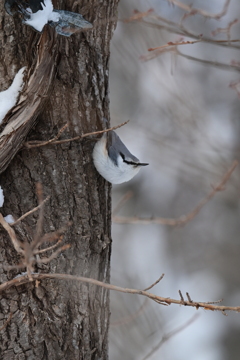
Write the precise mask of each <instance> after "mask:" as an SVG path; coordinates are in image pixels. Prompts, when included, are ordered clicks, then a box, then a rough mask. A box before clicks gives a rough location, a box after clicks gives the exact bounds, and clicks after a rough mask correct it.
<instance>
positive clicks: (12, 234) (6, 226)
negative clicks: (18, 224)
mask: <svg viewBox="0 0 240 360" xmlns="http://www.w3.org/2000/svg"><path fill="white" fill-rule="evenodd" d="M0 224H1V225H2V226H3V227H4V229H5V230H6V231H7V232H8V235H9V237H10V239H11V240H12V244H13V246H14V249H15V250H16V251H17V252H18V253H19V254H23V253H24V250H23V245H22V243H21V242H20V241H19V240H18V239H17V236H16V234H15V231H14V230H13V229H12V228H11V226H10V225H9V224H8V223H7V222H6V220H5V219H4V217H3V216H2V214H1V213H0Z"/></svg>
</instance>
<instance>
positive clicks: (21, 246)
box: [0, 184, 71, 281]
mask: <svg viewBox="0 0 240 360" xmlns="http://www.w3.org/2000/svg"><path fill="white" fill-rule="evenodd" d="M36 188H37V196H38V202H39V205H38V206H37V207H36V208H34V209H32V210H31V211H28V212H27V213H26V214H24V215H23V216H21V217H20V218H19V219H18V220H17V221H16V222H15V223H13V224H12V225H15V224H16V223H18V222H19V221H21V220H22V219H23V218H25V217H26V216H28V215H30V214H32V213H33V212H34V211H36V210H38V209H40V214H39V218H38V221H37V225H36V230H35V234H34V237H33V240H32V242H30V243H29V242H28V241H27V239H25V240H24V241H19V240H18V239H17V236H16V233H15V231H14V229H13V228H12V227H11V226H10V225H9V224H8V223H7V222H6V220H5V219H4V218H3V216H2V214H1V213H0V224H1V225H2V226H3V227H4V229H5V230H6V231H7V232H8V235H9V237H10V239H11V241H12V244H13V246H14V248H15V250H16V251H17V253H19V254H20V255H21V262H20V263H19V264H17V265H13V266H5V268H6V269H7V270H11V269H16V270H18V269H24V268H26V270H27V275H28V278H29V280H30V281H32V280H33V277H32V273H33V271H34V265H36V264H42V263H44V264H46V263H49V262H50V261H51V260H53V259H54V258H56V257H57V256H58V254H59V253H60V252H62V251H64V250H67V249H68V248H69V247H70V245H68V244H67V245H63V246H61V247H59V248H58V249H56V250H55V251H54V252H53V253H52V254H51V255H50V256H48V257H44V258H40V257H39V254H42V253H44V252H47V251H49V250H53V249H54V248H56V247H58V246H59V245H60V243H61V241H62V236H63V233H64V232H65V231H66V229H67V226H65V227H63V228H61V229H58V230H57V231H54V232H51V233H47V234H45V235H43V236H41V233H42V227H43V215H44V213H43V205H44V203H45V202H46V200H47V199H48V198H47V199H45V200H43V191H42V186H41V184H37V186H36ZM67 225H68V226H69V225H71V223H70V222H69V223H68V224H67ZM53 241H56V243H55V244H54V245H52V246H48V247H46V248H44V249H39V247H40V246H42V245H43V244H44V243H46V242H53Z"/></svg>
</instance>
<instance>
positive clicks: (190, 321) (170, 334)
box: [143, 314, 199, 360]
mask: <svg viewBox="0 0 240 360" xmlns="http://www.w3.org/2000/svg"><path fill="white" fill-rule="evenodd" d="M198 317H199V314H198V315H194V316H193V317H192V318H191V319H190V320H188V321H187V322H186V323H185V324H183V325H181V326H179V327H178V328H176V329H175V330H173V331H170V332H169V333H167V334H165V335H163V337H162V338H161V340H160V341H159V343H158V344H157V345H156V346H154V348H153V349H152V350H151V351H150V352H149V353H148V354H147V355H146V356H145V357H144V358H143V360H147V359H149V358H150V357H151V356H152V355H153V354H154V353H155V352H156V351H157V350H158V349H159V348H160V347H161V346H162V345H163V344H164V343H165V342H166V341H168V340H169V339H170V338H172V337H173V336H175V335H177V334H178V333H180V332H182V331H183V330H184V329H186V328H187V327H188V326H189V325H191V324H192V323H193V322H194V321H195V320H196V319H197V318H198Z"/></svg>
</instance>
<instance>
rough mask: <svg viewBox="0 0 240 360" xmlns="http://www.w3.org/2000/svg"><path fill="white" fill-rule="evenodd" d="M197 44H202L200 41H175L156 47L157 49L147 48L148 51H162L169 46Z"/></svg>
mask: <svg viewBox="0 0 240 360" xmlns="http://www.w3.org/2000/svg"><path fill="white" fill-rule="evenodd" d="M199 42H202V39H199V40H193V41H189V40H187V41H176V42H172V41H169V42H168V43H167V44H165V45H161V46H157V47H154V48H149V49H148V51H155V50H162V49H164V48H166V47H169V46H179V45H190V44H196V43H199Z"/></svg>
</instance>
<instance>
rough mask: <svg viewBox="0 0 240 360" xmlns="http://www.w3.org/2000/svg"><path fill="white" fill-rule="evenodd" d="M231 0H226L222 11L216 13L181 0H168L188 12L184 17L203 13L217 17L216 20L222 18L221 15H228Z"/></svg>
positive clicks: (203, 14)
mask: <svg viewBox="0 0 240 360" xmlns="http://www.w3.org/2000/svg"><path fill="white" fill-rule="evenodd" d="M230 1H231V0H226V1H225V3H224V5H223V9H222V11H220V12H219V13H216V14H211V13H209V12H207V11H205V10H202V9H195V8H193V7H192V6H191V5H187V4H184V3H182V2H181V1H178V0H168V2H169V3H170V4H172V5H176V6H177V7H179V8H180V9H182V10H184V11H186V12H187V14H186V15H185V16H184V18H186V17H188V16H192V15H196V14H198V15H202V16H203V17H205V18H210V19H216V20H219V19H221V17H223V16H224V15H226V13H227V11H228V7H229V4H230Z"/></svg>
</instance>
